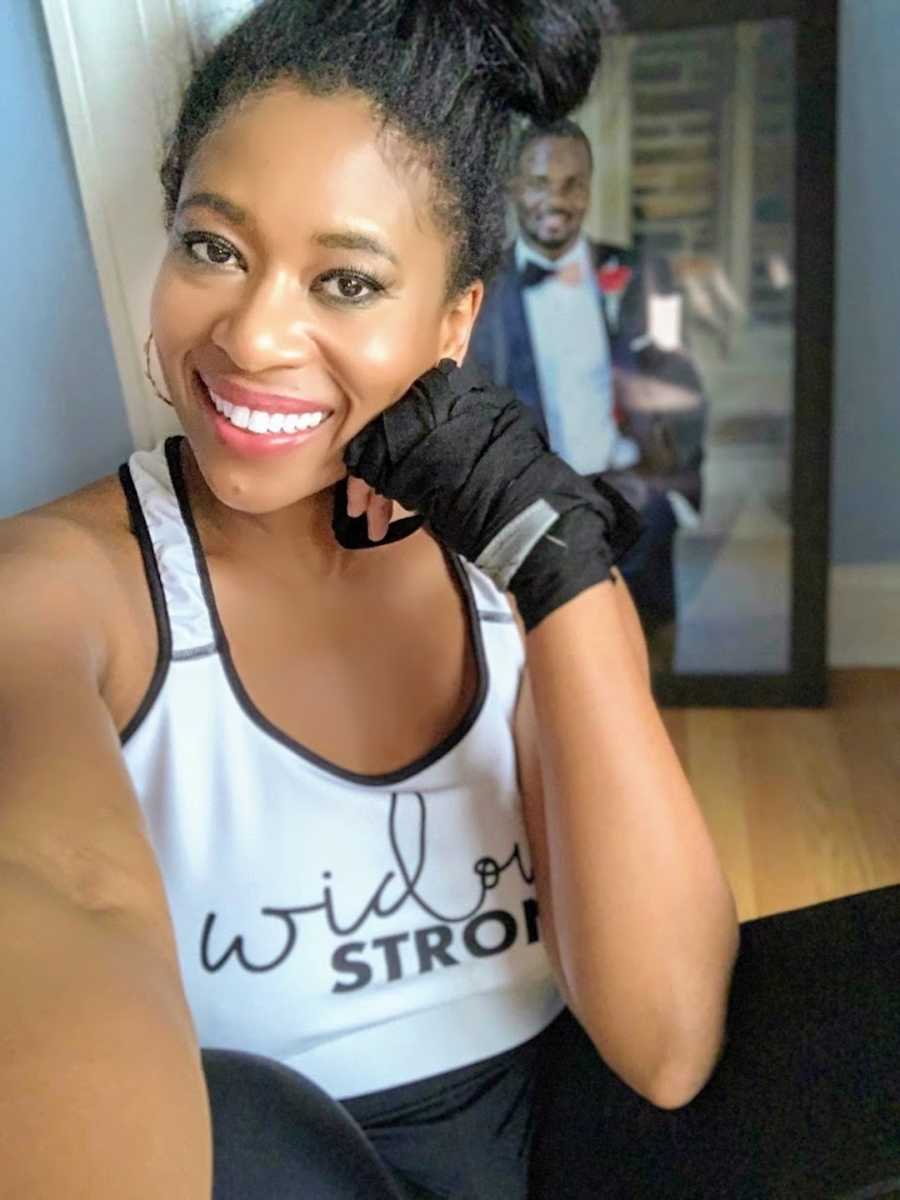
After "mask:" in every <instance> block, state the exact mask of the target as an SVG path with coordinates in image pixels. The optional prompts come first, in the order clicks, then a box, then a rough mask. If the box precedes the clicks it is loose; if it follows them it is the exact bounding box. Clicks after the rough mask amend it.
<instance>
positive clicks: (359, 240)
mask: <svg viewBox="0 0 900 1200" xmlns="http://www.w3.org/2000/svg"><path fill="white" fill-rule="evenodd" d="M315 241H316V242H317V243H318V244H319V245H320V246H327V247H329V248H330V249H335V250H367V251H368V252H369V253H370V254H377V255H378V257H379V258H386V259H387V261H388V262H389V263H393V265H394V266H395V267H396V266H398V265H399V264H398V262H397V256H396V255H395V254H394V253H393V251H392V250H391V249H390V248H389V247H388V246H386V245H385V244H384V242H380V241H379V240H378V238H376V237H373V236H372V235H371V234H368V233H359V232H356V231H355V230H351V229H346V230H335V231H334V232H332V233H317V234H316V236H315Z"/></svg>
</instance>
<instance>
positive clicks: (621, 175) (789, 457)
mask: <svg viewBox="0 0 900 1200" xmlns="http://www.w3.org/2000/svg"><path fill="white" fill-rule="evenodd" d="M620 8H621V10H622V13H623V17H624V29H623V32H622V33H621V34H620V35H618V36H615V37H613V38H611V39H610V41H609V44H608V46H607V53H606V57H605V60H604V65H603V68H602V69H601V75H600V79H599V81H598V86H597V88H596V89H595V90H594V92H593V94H592V96H591V98H590V100H589V102H588V103H587V104H586V105H585V106H584V107H583V108H582V109H581V110H580V111H579V112H578V113H577V114H576V119H577V121H578V123H579V125H580V126H581V128H582V129H583V130H584V131H585V133H586V134H587V136H588V139H589V141H590V144H591V148H592V151H593V176H592V188H591V195H590V201H589V206H588V210H587V213H586V217H585V222H584V232H585V233H586V234H587V235H588V236H589V238H590V240H591V244H592V245H593V246H594V247H595V249H596V248H597V247H603V250H602V253H601V255H600V258H599V259H595V262H597V261H599V262H602V263H604V264H605V266H606V279H605V280H604V278H603V274H602V272H601V273H600V274H598V282H599V284H600V287H601V291H602V292H603V302H604V303H605V304H606V305H607V308H608V310H609V308H610V306H612V321H613V330H614V334H615V328H616V325H615V321H616V314H615V306H616V305H618V306H619V308H620V311H621V309H622V305H626V306H627V305H628V304H629V298H630V302H631V304H632V307H633V306H634V305H635V304H637V305H638V308H639V310H640V313H641V321H638V322H637V324H636V325H635V326H634V327H633V328H632V329H631V330H630V331H629V339H626V340H627V345H626V346H625V353H624V355H619V356H615V355H614V362H615V387H614V397H615V407H616V420H617V422H618V428H619V434H620V436H621V439H622V445H623V446H629V445H630V449H631V455H630V458H631V460H632V461H630V462H629V455H627V454H626V455H624V457H623V458H622V459H621V462H622V463H624V466H622V465H619V466H616V464H615V463H612V464H611V481H613V482H615V481H618V482H620V483H621V485H622V490H623V491H624V492H625V494H626V495H629V498H631V497H632V496H634V497H635V502H636V503H637V506H638V507H639V508H642V510H643V511H645V512H647V513H648V514H649V517H648V522H649V528H650V532H649V533H645V535H644V538H645V544H644V545H643V547H641V545H640V544H639V546H638V547H636V548H635V550H636V551H637V554H636V557H635V556H634V553H633V557H632V560H631V561H630V562H629V561H628V560H626V561H625V562H623V564H622V569H623V574H624V575H625V577H626V579H627V580H628V582H629V585H630V587H631V589H632V592H633V595H634V597H635V601H636V603H637V605H638V609H639V611H640V613H641V617H642V621H643V623H644V628H645V632H646V634H647V638H648V644H649V647H650V653H651V661H652V665H653V678H654V692H655V694H656V697H657V699H658V701H659V702H660V703H662V704H678V705H701V706H705V705H709V706H718V705H728V706H789V705H790V706H793V705H798V706H816V705H821V704H824V703H825V702H826V699H827V654H826V651H827V646H826V641H827V578H828V552H829V519H828V513H829V504H828V501H829V464H830V429H831V374H832V362H831V358H832V298H833V278H832V277H833V260H834V251H833V233H834V200H833V198H834V184H835V165H834V157H835V92H836V88H835V83H836V60H837V13H836V0H665V2H663V3H661V2H660V0H622V2H621V4H620ZM618 248H622V252H621V253H618ZM617 272H618V275H617ZM609 316H610V312H609V311H608V312H607V317H608V318H609ZM623 319H624V318H621V317H620V323H621V321H622V320H623ZM635 333H637V336H633V335H634V334H635ZM623 358H624V361H623ZM648 496H650V497H651V499H652V505H653V507H650V501H648V499H647V497H648ZM662 498H664V499H662Z"/></svg>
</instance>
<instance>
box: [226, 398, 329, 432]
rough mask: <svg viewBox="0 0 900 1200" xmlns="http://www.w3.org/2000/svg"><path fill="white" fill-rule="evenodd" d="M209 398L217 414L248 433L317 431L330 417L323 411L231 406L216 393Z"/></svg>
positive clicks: (241, 405)
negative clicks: (269, 409) (274, 409)
mask: <svg viewBox="0 0 900 1200" xmlns="http://www.w3.org/2000/svg"><path fill="white" fill-rule="evenodd" d="M209 397H210V399H211V400H212V402H213V404H214V405H215V408H216V411H217V412H219V413H221V414H222V416H223V417H225V419H226V420H227V421H230V422H231V424H232V425H236V426H237V427H238V429H246V430H247V431H248V433H301V432H302V431H303V430H304V429H315V428H316V426H317V425H321V424H322V422H323V421H324V420H325V419H326V418H327V417H328V416H330V414H329V413H326V412H322V411H321V410H320V411H319V412H307V413H280V412H277V413H268V412H263V411H262V409H260V408H253V409H250V408H247V406H246V405H244V404H231V403H229V401H228V400H223V399H222V397H221V396H217V395H216V393H215V392H210V393H209Z"/></svg>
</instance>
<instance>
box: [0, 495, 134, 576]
mask: <svg viewBox="0 0 900 1200" xmlns="http://www.w3.org/2000/svg"><path fill="white" fill-rule="evenodd" d="M131 541H132V535H131V529H130V524H129V517H128V507H127V504H126V502H125V495H124V493H123V491H122V487H121V484H120V483H119V480H118V478H117V476H115V475H107V476H104V477H103V478H102V479H98V480H96V481H95V482H94V483H89V484H87V485H86V486H85V487H82V488H79V489H78V490H77V491H75V492H70V493H69V494H68V495H66V496H61V497H60V498H59V499H57V500H51V501H49V502H48V503H46V504H41V505H38V506H37V507H35V508H30V509H27V510H26V511H24V512H21V513H19V514H17V515H16V516H12V517H7V518H5V519H4V520H2V521H0V553H7V554H15V555H16V556H17V557H18V556H24V558H25V559H34V560H40V559H47V558H48V557H52V559H53V561H54V562H56V563H57V564H58V565H60V559H61V557H62V559H63V560H67V559H68V558H69V557H70V556H72V557H75V558H78V559H84V558H85V557H87V558H90V559H95V560H96V561H98V562H100V561H102V560H103V559H109V558H113V557H115V558H117V557H118V556H119V555H120V554H121V552H122V550H123V549H124V548H125V547H126V546H127V545H128V544H129V543H130V542H131Z"/></svg>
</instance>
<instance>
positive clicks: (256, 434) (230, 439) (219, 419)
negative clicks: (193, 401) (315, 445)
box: [192, 371, 334, 458]
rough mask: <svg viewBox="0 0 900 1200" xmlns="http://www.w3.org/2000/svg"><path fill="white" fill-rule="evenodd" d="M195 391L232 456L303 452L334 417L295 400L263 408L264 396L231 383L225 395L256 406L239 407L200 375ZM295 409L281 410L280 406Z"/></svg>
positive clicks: (195, 380)
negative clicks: (233, 454)
mask: <svg viewBox="0 0 900 1200" xmlns="http://www.w3.org/2000/svg"><path fill="white" fill-rule="evenodd" d="M192 382H193V387H194V390H195V393H196V395H197V398H198V399H199V400H200V401H201V403H202V407H203V408H204V409H205V411H206V412H207V413H208V414H209V418H210V419H211V421H212V426H213V430H214V432H215V436H216V438H217V440H218V441H219V442H220V443H221V444H222V445H223V446H225V447H227V448H228V450H230V451H231V452H232V453H235V454H239V455H241V456H242V457H245V458H268V457H270V456H271V455H280V454H285V453H289V452H291V451H293V450H299V449H300V448H301V447H303V446H306V445H307V443H310V442H312V441H313V440H316V439H318V438H319V437H320V431H321V430H322V429H323V428H324V427H325V426H326V425H327V424H328V422H329V421H330V420H331V419H332V417H333V416H334V412H333V410H332V409H330V408H324V407H322V406H320V405H316V404H314V403H311V402H310V401H305V400H300V399H297V398H293V397H290V398H289V397H281V396H274V395H273V396H271V397H270V398H268V400H267V402H268V403H270V404H271V405H272V408H271V409H270V408H262V407H261V406H260V404H259V402H260V400H262V399H263V397H264V396H265V395H266V393H262V392H253V393H252V394H248V393H247V392H246V390H245V389H243V388H241V389H238V388H236V387H235V386H234V385H233V384H230V383H228V382H227V381H226V382H225V383H224V385H223V386H222V390H223V391H229V392H231V394H232V395H235V396H236V399H238V400H242V399H247V400H249V399H252V400H253V401H254V403H253V404H252V406H251V405H250V404H246V403H244V404H241V403H237V402H236V400H229V399H227V398H226V397H225V396H222V395H220V394H219V392H218V391H213V390H212V388H210V387H209V386H208V385H207V384H206V382H205V381H204V380H203V378H202V377H201V376H200V374H199V373H198V372H197V371H194V372H193V376H192ZM279 404H280V405H283V406H287V405H288V404H289V405H290V406H291V410H292V411H286V408H285V407H282V408H281V409H277V408H276V407H275V406H276V405H279Z"/></svg>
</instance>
